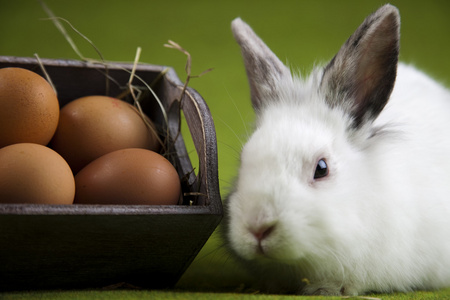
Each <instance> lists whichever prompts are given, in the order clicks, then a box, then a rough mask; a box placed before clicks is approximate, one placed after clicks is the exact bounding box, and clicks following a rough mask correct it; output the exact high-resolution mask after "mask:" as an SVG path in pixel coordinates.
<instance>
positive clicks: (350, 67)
mask: <svg viewBox="0 0 450 300" xmlns="http://www.w3.org/2000/svg"><path fill="white" fill-rule="evenodd" d="M399 28H400V17H399V13H398V10H397V8H395V7H394V6H392V5H389V4H387V5H384V6H382V7H381V8H380V9H378V10H377V11H376V12H375V13H373V14H372V15H370V16H369V17H367V18H366V19H365V20H364V22H363V23H362V24H361V26H359V28H358V29H357V30H356V31H355V33H354V34H353V35H352V36H351V37H350V38H349V39H348V40H347V42H346V43H345V44H344V45H343V46H342V47H341V49H340V50H339V52H338V53H337V54H336V56H335V57H334V58H333V59H332V60H331V62H330V63H329V64H328V65H327V66H326V67H325V69H324V73H323V77H322V82H321V88H322V89H324V93H325V96H326V99H327V101H328V103H329V104H330V105H331V106H332V107H334V106H342V107H344V108H345V109H347V110H349V111H350V114H351V116H352V118H353V126H354V127H355V128H359V127H360V126H361V125H362V124H363V123H364V122H367V121H373V120H374V119H375V118H376V117H377V116H378V114H379V113H380V112H381V111H382V110H383V108H384V106H385V105H386V103H387V101H388V99H389V97H390V94H391V92H392V89H393V87H394V83H395V78H396V74H397V63H398V53H399V38H400V33H399V30H400V29H399Z"/></svg>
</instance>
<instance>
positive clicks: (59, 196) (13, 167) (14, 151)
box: [0, 143, 75, 204]
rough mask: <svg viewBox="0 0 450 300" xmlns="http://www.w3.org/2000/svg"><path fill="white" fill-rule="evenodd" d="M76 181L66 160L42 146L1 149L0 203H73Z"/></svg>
mask: <svg viewBox="0 0 450 300" xmlns="http://www.w3.org/2000/svg"><path fill="white" fill-rule="evenodd" d="M74 197H75V180H74V177H73V174H72V171H71V170H70V167H69V165H68V164H67V163H66V161H65V160H64V159H63V158H62V157H61V156H60V155H59V154H58V153H56V152H55V151H53V150H52V149H50V148H48V147H46V146H42V145H39V144H32V143H19V144H13V145H9V146H6V147H3V148H1V149H0V202H1V203H39V204H44V203H45V204H72V203H73V199H74Z"/></svg>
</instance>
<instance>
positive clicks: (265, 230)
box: [251, 225, 275, 243]
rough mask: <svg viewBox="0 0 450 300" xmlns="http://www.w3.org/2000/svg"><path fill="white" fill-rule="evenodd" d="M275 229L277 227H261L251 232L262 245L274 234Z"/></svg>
mask: <svg viewBox="0 0 450 300" xmlns="http://www.w3.org/2000/svg"><path fill="white" fill-rule="evenodd" d="M274 228H275V225H269V226H261V227H259V228H257V229H255V230H251V233H252V234H253V236H254V237H255V238H256V240H257V241H258V242H259V243H261V241H262V240H264V239H266V238H267V237H268V236H269V235H270V234H271V233H272V232H273V230H274Z"/></svg>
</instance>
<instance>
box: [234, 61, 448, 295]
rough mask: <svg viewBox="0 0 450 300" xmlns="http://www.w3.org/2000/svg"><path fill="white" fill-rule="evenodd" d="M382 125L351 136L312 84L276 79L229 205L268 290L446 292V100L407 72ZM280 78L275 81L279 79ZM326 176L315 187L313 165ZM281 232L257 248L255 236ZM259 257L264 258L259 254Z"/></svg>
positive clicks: (316, 76) (402, 71) (403, 69)
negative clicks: (321, 163) (322, 166)
mask: <svg viewBox="0 0 450 300" xmlns="http://www.w3.org/2000/svg"><path fill="white" fill-rule="evenodd" d="M397 74H398V75H397V80H396V84H395V87H394V90H393V92H392V94H391V97H390V100H389V102H388V104H387V105H386V107H385V108H384V110H383V111H382V112H381V114H380V115H379V116H378V118H376V119H375V121H374V123H373V124H372V123H368V124H367V125H364V126H362V127H361V128H359V129H354V130H350V129H349V128H350V127H351V126H350V124H351V122H352V120H351V119H350V118H349V116H348V114H347V113H346V111H344V109H340V108H339V107H334V108H330V106H329V105H327V103H326V101H325V100H324V97H325V96H324V95H323V94H322V92H321V89H320V88H319V84H320V78H321V76H322V70H321V69H318V70H316V71H314V72H313V74H312V75H311V77H310V78H309V79H307V80H302V79H300V78H296V77H295V78H293V79H289V80H286V79H284V80H283V79H273V80H274V81H276V85H277V87H278V89H279V91H281V92H279V93H278V94H277V97H278V98H277V99H276V100H277V101H267V103H268V104H267V105H265V106H263V107H262V108H260V111H259V113H258V118H257V126H256V130H255V132H254V133H253V135H252V136H251V137H250V139H249V141H248V142H247V144H246V145H245V146H244V148H243V150H242V156H241V166H240V169H239V176H238V179H237V181H236V185H235V189H234V191H233V192H232V193H231V194H230V196H229V198H228V200H227V220H226V222H227V224H226V226H227V228H226V236H227V239H228V242H229V246H230V248H231V250H232V251H233V252H234V253H235V254H236V256H237V257H238V258H240V259H241V260H242V261H243V262H244V264H245V265H246V266H248V267H249V268H250V269H252V270H254V271H255V274H257V275H258V276H260V277H261V279H262V283H261V284H262V287H263V288H266V289H267V290H268V291H270V292H295V293H307V294H327V295H328V294H336V295H340V294H344V295H357V294H363V293H365V292H369V291H376V292H391V291H410V290H413V289H436V288H441V287H445V286H449V285H450V199H449V195H450V134H449V129H450V92H449V91H448V90H447V89H445V88H444V87H442V86H441V85H439V84H438V83H436V82H435V81H433V80H432V79H430V78H429V77H428V76H426V75H425V74H423V73H421V72H420V71H418V70H416V69H415V68H413V67H411V66H407V65H403V64H400V65H399V68H398V73H397ZM277 80H278V81H277ZM323 157H326V158H327V164H328V167H329V172H330V173H329V175H328V176H327V177H326V178H322V179H318V180H314V179H313V175H314V171H315V168H316V164H317V161H318V160H319V159H321V158H323ZM270 226H274V230H273V231H272V232H271V233H270V234H269V235H268V236H267V237H266V238H265V239H263V240H262V241H261V244H260V245H258V243H259V242H258V240H257V239H256V238H255V236H254V234H253V233H252V232H255V231H257V230H259V229H261V228H265V227H270ZM260 249H262V250H263V253H261V250H260Z"/></svg>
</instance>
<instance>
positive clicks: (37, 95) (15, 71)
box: [0, 68, 59, 147]
mask: <svg viewBox="0 0 450 300" xmlns="http://www.w3.org/2000/svg"><path fill="white" fill-rule="evenodd" d="M58 118H59V102H58V98H57V97H56V94H55V91H54V90H53V88H52V87H51V86H50V84H49V83H48V82H47V80H45V79H44V78H43V77H41V76H40V75H38V74H36V73H34V72H32V71H29V70H26V69H22V68H3V69H0V147H4V146H7V145H11V144H16V143H37V144H41V145H47V144H48V142H49V141H50V139H51V138H52V136H53V134H54V133H55V130H56V126H57V125H58Z"/></svg>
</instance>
